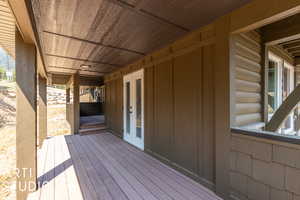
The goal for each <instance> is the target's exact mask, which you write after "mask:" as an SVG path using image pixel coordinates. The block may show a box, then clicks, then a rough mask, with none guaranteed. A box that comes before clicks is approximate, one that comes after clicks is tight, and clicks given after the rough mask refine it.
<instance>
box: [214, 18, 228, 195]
mask: <svg viewBox="0 0 300 200" xmlns="http://www.w3.org/2000/svg"><path fill="white" fill-rule="evenodd" d="M215 26H216V28H215V30H216V46H215V56H216V59H215V64H214V85H215V87H214V97H215V148H216V151H215V154H216V157H215V158H216V162H215V168H216V193H217V194H218V195H219V196H221V197H222V198H224V199H228V198H229V191H230V179H229V157H230V151H229V150H230V81H229V80H230V79H229V77H230V58H229V56H230V52H229V51H230V48H229V44H230V43H229V38H230V37H229V36H230V35H229V29H230V17H229V16H224V17H221V18H220V19H219V20H217V21H216V25H215Z"/></svg>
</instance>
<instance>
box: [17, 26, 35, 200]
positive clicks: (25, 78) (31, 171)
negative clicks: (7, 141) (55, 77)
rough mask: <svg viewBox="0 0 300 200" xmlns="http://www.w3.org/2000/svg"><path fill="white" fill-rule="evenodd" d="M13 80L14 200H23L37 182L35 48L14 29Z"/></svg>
mask: <svg viewBox="0 0 300 200" xmlns="http://www.w3.org/2000/svg"><path fill="white" fill-rule="evenodd" d="M15 38H16V41H15V42H16V80H17V85H16V87H17V119H16V121H17V123H16V131H17V133H16V154H17V159H16V162H17V166H16V167H17V172H18V173H17V185H16V190H17V191H16V195H17V200H24V199H26V196H27V194H28V193H29V192H33V191H34V190H36V180H37V169H36V165H37V160H36V148H37V126H36V118H37V113H36V99H37V94H36V93H37V88H36V77H37V74H36V73H37V68H36V48H35V46H34V45H31V44H26V43H24V41H23V39H22V37H21V34H20V33H19V31H18V29H17V28H16V35H15Z"/></svg>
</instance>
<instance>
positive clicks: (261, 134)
mask: <svg viewBox="0 0 300 200" xmlns="http://www.w3.org/2000/svg"><path fill="white" fill-rule="evenodd" d="M230 130H231V133H233V134H240V135H247V136H252V137H257V138H263V139H269V140H274V141H279V142H286V143H290V144H297V145H300V137H299V136H290V135H280V134H277V133H273V132H268V131H261V130H250V129H244V128H238V127H233V128H231V129H230Z"/></svg>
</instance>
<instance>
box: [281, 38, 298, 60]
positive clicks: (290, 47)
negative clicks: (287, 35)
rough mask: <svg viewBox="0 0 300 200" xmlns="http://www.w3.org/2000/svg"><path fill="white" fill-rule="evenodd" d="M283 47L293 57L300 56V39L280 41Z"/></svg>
mask: <svg viewBox="0 0 300 200" xmlns="http://www.w3.org/2000/svg"><path fill="white" fill-rule="evenodd" d="M279 46H281V47H282V48H283V49H285V50H286V51H287V52H288V53H289V54H290V55H291V56H292V57H293V58H300V39H296V40H292V41H288V42H283V43H280V44H279Z"/></svg>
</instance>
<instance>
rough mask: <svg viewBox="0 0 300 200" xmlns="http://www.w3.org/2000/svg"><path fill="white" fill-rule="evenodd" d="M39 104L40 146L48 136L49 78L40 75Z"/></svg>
mask: <svg viewBox="0 0 300 200" xmlns="http://www.w3.org/2000/svg"><path fill="white" fill-rule="evenodd" d="M38 83H39V87H38V91H39V102H38V103H39V104H38V106H39V107H38V114H39V117H38V120H39V129H38V135H39V143H38V145H39V147H41V146H42V145H43V141H44V140H45V139H46V138H47V79H46V78H43V77H41V76H39V80H38Z"/></svg>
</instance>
